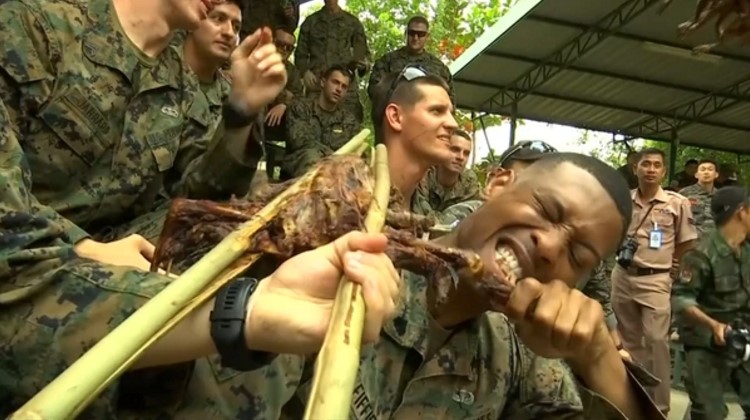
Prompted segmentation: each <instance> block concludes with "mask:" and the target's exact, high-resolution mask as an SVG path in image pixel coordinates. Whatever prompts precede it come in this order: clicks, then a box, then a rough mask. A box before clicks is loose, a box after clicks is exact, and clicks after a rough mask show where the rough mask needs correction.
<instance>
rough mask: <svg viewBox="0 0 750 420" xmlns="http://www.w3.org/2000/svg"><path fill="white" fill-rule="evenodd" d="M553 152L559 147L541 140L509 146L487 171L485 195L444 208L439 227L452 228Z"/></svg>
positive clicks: (526, 141) (525, 141)
mask: <svg viewBox="0 0 750 420" xmlns="http://www.w3.org/2000/svg"><path fill="white" fill-rule="evenodd" d="M553 152H557V149H555V148H554V147H552V146H550V145H549V144H547V143H545V142H543V141H541V140H524V141H521V142H518V143H516V144H515V145H513V146H512V147H510V148H508V149H507V150H506V151H505V152H503V154H502V155H500V159H499V160H498V163H497V165H494V166H492V167H490V168H489V170H488V171H487V180H486V181H485V187H484V191H483V194H482V195H483V196H482V197H479V198H477V199H473V200H466V201H464V202H462V203H457V204H455V205H452V206H450V207H448V208H446V209H445V210H443V211H442V212H441V214H440V217H439V218H438V219H439V220H438V221H439V222H440V224H441V225H442V226H439V227H438V229H449V230H451V229H452V228H453V227H455V225H456V224H458V222H459V221H461V220H463V219H465V218H466V217H467V216H468V215H469V214H471V213H473V212H474V211H475V210H476V209H478V208H479V207H480V206H481V205H482V204H483V203H484V200H485V199H487V198H488V197H492V196H493V195H494V194H495V193H496V192H498V191H499V189H500V188H502V187H503V186H504V185H506V184H507V183H508V181H509V179H511V178H509V177H512V176H515V174H517V173H519V172H520V171H522V170H523V169H526V168H527V167H528V166H529V165H531V164H532V163H534V162H536V161H537V160H539V158H540V157H542V156H543V155H544V154H546V153H553Z"/></svg>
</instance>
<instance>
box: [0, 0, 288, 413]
mask: <svg viewBox="0 0 750 420" xmlns="http://www.w3.org/2000/svg"><path fill="white" fill-rule="evenodd" d="M112 13H113V11H112V8H111V2H110V1H108V0H90V1H80V2H75V1H71V0H66V1H54V0H53V1H44V2H42V1H39V0H20V1H13V0H11V1H7V2H3V4H2V5H0V38H2V39H3V42H0V68H1V69H2V71H0V156H2V159H0V186H2V188H0V237H1V238H3V239H2V240H0V325H2V328H0V343H2V344H0V414H3V417H4V415H6V414H9V412H10V410H12V409H14V408H17V407H18V406H20V405H21V404H22V403H23V402H24V401H26V400H27V399H29V398H30V397H31V396H32V395H33V394H35V393H36V392H38V391H39V390H40V389H41V387H42V386H44V385H46V384H47V383H49V382H50V381H51V380H52V379H53V378H54V377H56V376H57V375H58V374H60V372H61V371H62V370H64V369H65V368H66V367H68V366H69V365H70V363H72V362H73V361H74V360H76V359H77V358H78V357H79V356H80V355H81V354H82V353H83V352H85V351H86V350H88V349H89V348H90V347H91V345H92V344H93V343H95V342H96V341H98V340H99V339H101V337H103V336H104V335H105V334H107V333H108V332H109V331H111V330H112V329H113V328H115V327H116V326H117V325H118V324H119V323H120V322H121V321H122V320H124V319H125V318H126V317H128V316H129V315H130V314H132V313H133V312H134V311H135V310H136V309H137V308H138V307H140V306H141V305H142V304H143V303H144V302H145V301H147V300H148V299H149V298H150V297H152V296H154V295H155V294H156V293H158V292H159V291H160V290H162V289H163V288H164V287H165V286H166V285H168V284H169V282H170V281H171V279H169V278H166V277H162V276H159V275H156V274H149V273H144V272H140V271H138V270H134V269H130V268H127V267H114V266H106V265H103V264H99V263H96V262H93V261H90V260H84V259H80V258H78V257H77V256H76V255H75V254H74V252H73V244H74V243H76V242H78V241H79V240H80V239H83V238H85V237H86V236H87V233H86V232H85V231H83V230H82V229H81V228H79V227H78V226H76V225H75V224H74V223H72V222H71V221H69V220H67V219H66V218H64V217H63V216H69V217H71V218H72V219H73V222H78V223H81V224H82V225H84V226H85V227H91V226H101V224H99V223H98V222H99V221H100V220H101V219H106V220H107V222H109V221H110V220H119V219H120V216H122V215H123V214H124V213H125V212H126V211H127V210H128V209H129V208H130V207H132V206H133V205H134V204H135V203H141V204H142V207H143V208H144V209H148V208H149V207H150V206H151V203H150V201H152V200H153V198H154V197H155V196H156V195H157V193H158V192H160V191H161V190H162V187H163V183H162V182H161V180H162V179H163V177H164V176H165V172H166V170H167V169H170V168H172V167H173V166H179V165H184V166H185V167H188V166H196V167H198V168H200V171H199V172H198V173H194V174H190V175H189V176H187V177H185V178H180V179H181V180H183V181H184V183H183V184H182V185H183V187H179V186H178V188H185V189H186V190H187V191H190V192H191V193H192V194H196V195H198V196H210V195H211V193H215V192H216V191H218V192H221V193H226V194H228V193H229V192H231V191H236V190H235V189H233V188H231V187H232V186H233V185H234V186H239V184H241V181H239V180H238V179H237V177H238V171H237V169H238V168H241V169H242V170H243V171H247V170H248V169H249V167H246V165H245V164H244V163H243V162H244V161H243V159H244V157H242V156H237V154H236V153H233V152H232V150H237V149H239V148H238V144H237V143H236V141H237V140H241V142H242V146H243V147H244V145H245V142H246V139H245V138H243V139H236V138H235V139H233V138H232V137H226V138H225V139H227V140H228V142H224V143H217V142H213V143H210V144H211V147H210V149H212V150H213V151H212V153H211V154H210V157H211V158H210V159H208V158H205V156H204V157H203V158H202V159H199V160H198V161H195V160H193V159H190V158H189V156H190V155H189V153H190V152H191V150H194V149H193V147H204V148H205V147H206V145H207V144H209V142H208V141H206V140H210V137H209V136H208V135H207V133H210V132H212V131H215V129H216V128H215V126H216V124H217V121H216V120H217V119H216V118H215V116H214V115H211V114H210V109H209V107H206V106H205V105H206V104H205V101H203V102H201V101H200V99H201V98H202V97H203V95H198V94H197V93H199V92H200V93H203V92H201V91H200V88H199V87H197V85H190V84H189V81H186V80H183V76H185V74H186V73H185V72H183V70H184V68H183V67H181V65H180V63H181V61H180V58H179V53H180V50H175V49H174V48H170V49H168V50H166V51H165V52H164V53H163V54H162V55H161V56H160V57H159V58H155V59H150V58H147V57H144V56H143V55H142V54H141V53H139V52H135V51H133V50H132V49H131V47H130V44H129V41H127V40H125V38H124V35H123V33H122V32H121V31H120V30H117V28H115V29H116V30H113V27H112V22H117V19H116V18H115V17H114V16H113V15H112ZM130 79H134V80H136V82H135V85H137V86H138V88H133V87H132V86H131V85H130V82H129V81H128V80H130ZM102 92H104V93H106V95H104V94H102ZM136 92H138V94H137V95H136ZM115 93H116V94H115ZM206 95H208V92H206ZM183 98H184V99H183ZM194 99H195V100H194ZM203 99H206V100H207V101H209V102H210V101H211V98H210V97H209V96H205V97H203ZM126 107H127V109H126ZM145 130H153V132H148V131H145ZM181 138H182V139H187V140H186V141H183V142H180V141H179V140H180V139H181ZM115 140H117V143H114V142H115ZM204 141H205V142H204ZM196 145H197V146H196ZM201 145H202V146H201ZM178 149H180V151H179V153H178ZM239 150H242V149H239ZM51 151H54V154H52V153H51ZM196 155H197V154H195V155H193V157H195V156H196ZM230 167H231V168H230ZM206 169H208V170H210V171H211V173H212V177H213V178H212V179H211V180H210V181H207V180H204V179H202V178H201V176H193V175H199V174H200V173H205V170H206ZM32 173H33V175H34V176H33V185H34V190H33V191H32V190H31V185H32ZM222 185H224V186H229V187H224V188H225V189H222ZM241 188H246V187H241ZM241 188H239V189H241ZM39 199H42V200H43V202H44V203H45V204H47V203H49V204H51V205H52V206H47V205H43V204H41V203H40V200H39ZM53 207H54V208H53ZM56 210H58V211H59V212H58V211H56ZM60 212H61V213H63V216H61V215H60ZM99 215H102V216H103V217H101V218H100V217H99ZM207 363H209V362H208V360H207V359H202V360H201V361H198V363H197V365H196V367H195V371H194V372H196V373H194V374H193V375H191V374H190V373H191V366H192V365H193V364H192V363H185V364H181V365H178V366H172V367H166V368H163V369H162V368H159V369H148V370H142V371H137V372H129V373H128V374H126V378H124V381H125V382H127V383H130V384H137V389H136V393H137V394H143V395H154V396H156V398H155V401H156V403H157V405H156V406H155V407H153V408H152V409H153V411H150V413H151V414H152V415H153V416H154V417H156V416H157V415H158V414H163V415H169V416H172V415H175V416H176V417H181V418H186V417H184V416H181V415H179V414H176V413H180V412H181V410H183V409H184V410H188V409H189V410H197V411H196V413H199V412H200V413H201V415H200V416H195V417H187V418H200V419H205V418H211V417H212V414H211V413H214V412H217V410H218V411H221V412H222V413H225V414H226V413H229V414H230V415H234V414H236V412H237V411H242V410H250V412H251V413H252V412H257V413H260V412H261V411H259V410H261V409H263V408H262V407H261V406H259V405H258V401H259V395H258V394H254V395H253V394H252V393H254V392H255V391H254V390H252V384H253V383H255V382H260V383H262V382H263V381H266V379H259V378H258V377H253V376H245V375H251V374H243V375H242V376H241V377H235V378H231V379H230V380H229V381H228V382H221V381H220V380H219V378H217V377H215V376H213V375H211V376H206V377H201V376H199V375H198V372H199V370H198V366H200V365H203V366H206V364H207ZM214 366H215V363H214ZM212 371H216V372H218V369H217V368H215V367H214V368H213V369H212V370H205V369H204V370H202V371H201V372H212ZM274 372H276V373H272V374H271V375H270V376H269V374H268V373H266V372H263V371H262V370H261V371H258V372H257V374H260V375H261V378H262V377H266V376H267V377H268V378H269V379H271V378H275V379H272V380H274V381H275V380H278V381H287V380H288V378H286V377H284V375H279V374H278V369H277V370H276V371H274ZM217 375H218V374H217ZM127 378H130V380H127ZM149 378H150V379H152V380H151V381H146V380H145V379H149ZM188 379H190V387H191V389H193V387H197V386H199V385H201V384H203V386H204V387H205V389H210V390H213V393H211V394H205V395H187V396H186V395H185V392H184V388H185V382H186V381H187V380H188ZM245 380H247V381H248V382H247V384H246V385H243V383H241V382H243V381H245ZM152 384H153V385H154V387H155V389H154V390H152V389H151V388H150V387H149V385H152ZM131 389H132V387H131ZM244 389H250V390H252V391H248V392H245V391H243V390H244ZM160 390H161V393H160V392H159V391H160ZM124 391H125V390H123V389H121V387H120V386H119V382H118V384H117V385H115V386H111V387H109V388H108V389H107V390H105V392H104V393H103V394H102V396H101V397H100V398H98V399H97V400H96V401H95V402H94V404H93V405H92V406H91V408H90V409H89V410H88V411H87V412H86V414H87V415H89V417H91V418H116V414H117V413H118V412H119V411H120V409H121V408H122V407H118V406H116V401H117V400H119V401H120V402H119V404H123V403H126V402H130V403H134V404H141V403H146V402H147V401H137V400H133V398H136V399H137V395H132V394H131V395H126V394H128V393H127V392H124ZM151 391H153V394H152V393H151ZM235 391H236V392H235ZM165 393H166V394H169V395H165ZM128 397H131V398H128ZM278 398H280V399H283V398H284V397H283V394H279V395H278ZM253 410H255V411H253ZM147 411H149V410H147ZM148 417H149V416H145V417H140V418H148ZM218 417H219V418H226V415H224V416H218ZM251 417H258V416H251Z"/></svg>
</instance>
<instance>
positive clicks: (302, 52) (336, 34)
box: [294, 0, 372, 122]
mask: <svg viewBox="0 0 750 420" xmlns="http://www.w3.org/2000/svg"><path fill="white" fill-rule="evenodd" d="M371 60H372V57H371V54H370V47H368V46H367V36H365V28H364V27H363V26H362V23H360V21H359V19H357V17H356V16H354V15H352V14H351V13H349V12H347V11H345V10H343V9H341V7H340V6H339V4H338V0H325V6H324V7H323V9H321V10H319V11H317V12H315V13H313V14H312V15H310V16H308V17H307V18H306V19H305V21H304V22H303V23H302V26H301V27H300V30H299V43H298V44H297V52H296V53H295V55H294V64H295V65H296V66H297V69H298V70H299V72H300V73H301V74H302V80H303V82H304V85H305V87H306V88H307V91H308V94H309V95H311V96H313V97H317V95H318V91H319V90H320V86H321V83H320V77H321V76H322V75H323V73H324V72H325V71H326V70H327V69H329V68H330V67H331V66H333V65H345V66H347V67H348V68H349V70H351V71H352V73H356V74H355V77H354V78H353V79H352V80H351V82H350V83H349V90H348V91H347V94H346V97H345V98H344V107H345V108H346V109H348V110H349V112H351V113H352V114H353V115H354V116H355V117H356V118H357V119H358V121H359V122H362V121H363V119H364V111H363V108H362V103H361V102H360V101H359V86H358V80H357V77H362V76H364V74H365V73H367V70H368V69H369V67H370V63H371Z"/></svg>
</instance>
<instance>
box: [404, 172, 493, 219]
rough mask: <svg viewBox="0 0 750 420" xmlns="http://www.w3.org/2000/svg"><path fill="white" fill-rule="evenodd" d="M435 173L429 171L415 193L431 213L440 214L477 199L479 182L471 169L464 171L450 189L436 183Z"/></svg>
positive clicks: (436, 176)
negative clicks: (425, 203)
mask: <svg viewBox="0 0 750 420" xmlns="http://www.w3.org/2000/svg"><path fill="white" fill-rule="evenodd" d="M437 172H438V171H437V169H436V168H432V169H430V170H429V171H428V172H427V175H425V177H424V178H422V181H421V182H420V184H421V185H420V186H419V187H417V193H418V194H419V195H420V196H422V197H423V199H424V200H425V201H426V202H427V203H428V204H429V206H430V208H431V209H432V211H433V212H442V211H443V210H445V209H447V208H448V207H450V206H452V205H454V204H458V203H461V202H464V201H467V200H473V199H475V198H477V197H479V181H478V180H477V176H476V174H475V173H474V171H472V170H471V169H466V170H464V171H463V172H462V173H461V174H460V175H459V176H458V180H457V181H456V183H455V184H453V185H452V186H450V187H444V186H443V185H442V184H441V183H440V182H439V181H438V175H437Z"/></svg>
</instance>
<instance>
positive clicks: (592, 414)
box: [576, 361, 666, 420]
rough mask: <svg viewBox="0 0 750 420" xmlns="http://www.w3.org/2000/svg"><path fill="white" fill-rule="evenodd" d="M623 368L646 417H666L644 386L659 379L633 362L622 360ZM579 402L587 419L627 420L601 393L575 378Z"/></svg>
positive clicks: (652, 384)
mask: <svg viewBox="0 0 750 420" xmlns="http://www.w3.org/2000/svg"><path fill="white" fill-rule="evenodd" d="M623 363H624V364H625V370H626V371H627V373H628V379H629V380H630V386H631V387H633V390H634V391H635V394H636V396H637V398H638V400H639V402H640V406H641V408H642V409H643V412H644V414H645V417H644V418H647V419H654V420H658V419H666V417H664V414H662V413H661V411H659V409H658V408H657V407H656V404H655V403H654V401H653V400H652V399H651V397H649V395H648V393H647V392H646V388H645V387H652V386H655V385H657V384H659V380H658V379H657V378H656V377H655V376H653V375H652V374H651V373H649V372H648V371H647V370H646V369H644V368H643V367H641V366H640V365H637V364H635V363H630V362H627V361H623ZM576 384H577V385H578V390H579V393H580V394H581V402H582V403H583V411H584V415H583V418H587V419H612V420H614V419H617V420H627V419H628V418H627V417H626V416H625V414H624V413H623V412H622V411H620V409H618V408H617V407H615V405H614V404H612V403H611V402H610V401H609V400H607V399H606V398H604V397H603V396H602V395H599V394H597V393H595V392H594V391H592V390H590V389H588V388H587V387H586V386H585V385H584V384H583V382H581V381H580V380H579V379H578V378H576Z"/></svg>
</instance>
